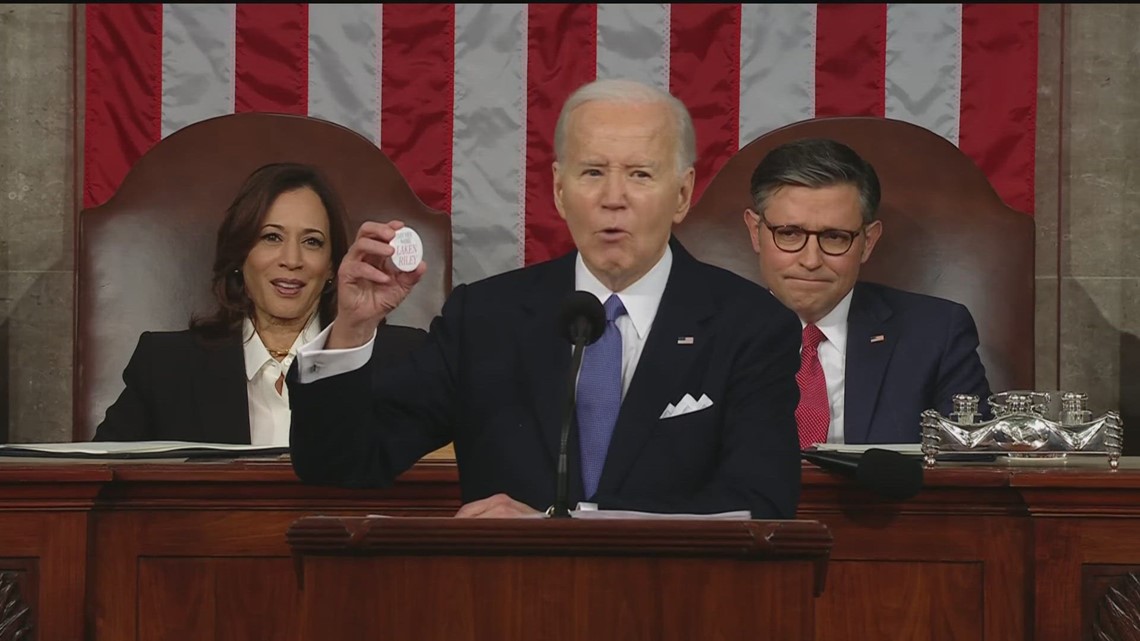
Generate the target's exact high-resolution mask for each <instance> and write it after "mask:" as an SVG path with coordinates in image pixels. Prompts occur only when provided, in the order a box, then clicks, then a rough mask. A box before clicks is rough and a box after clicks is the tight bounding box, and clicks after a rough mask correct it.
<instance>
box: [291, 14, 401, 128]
mask: <svg viewBox="0 0 1140 641" xmlns="http://www.w3.org/2000/svg"><path fill="white" fill-rule="evenodd" d="M382 7H383V5H379V4H310V5H309V115H310V116H313V117H315V118H321V119H323V120H328V121H331V122H335V123H337V124H339V125H344V126H345V127H348V128H349V129H352V130H354V131H356V132H357V133H359V134H361V135H362V136H364V137H365V138H368V139H369V140H371V141H372V142H374V143H376V144H377V145H379V144H380V68H381V67H380V52H381V50H382V47H381V46H380V34H382V33H383V29H382V22H381V20H382V16H383V11H382Z"/></svg>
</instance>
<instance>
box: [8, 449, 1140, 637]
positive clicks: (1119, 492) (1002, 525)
mask: <svg viewBox="0 0 1140 641" xmlns="http://www.w3.org/2000/svg"><path fill="white" fill-rule="evenodd" d="M1122 468H1123V469H1121V470H1119V471H1117V472H1110V471H1109V470H1108V469H1107V467H1106V466H1105V465H1103V461H1100V460H1098V461H1095V462H1091V461H1090V462H1089V463H1085V464H1079V465H1078V464H1070V465H1069V466H1067V467H1064V468H1041V467H1031V466H1016V467H1015V466H988V467H986V466H980V467H979V466H954V467H950V466H947V467H939V468H936V469H934V470H929V471H928V472H927V476H926V487H925V489H924V490H923V492H922V493H921V494H919V496H918V497H916V498H914V499H912V500H910V501H907V502H904V503H892V502H887V501H883V500H879V499H876V498H875V497H873V496H870V495H868V494H867V493H866V492H863V491H861V490H860V489H858V488H856V487H853V486H852V485H851V484H850V483H848V482H846V481H844V480H842V479H839V478H836V477H833V476H831V475H829V474H826V473H823V472H820V471H819V470H816V469H814V468H811V467H805V468H804V491H803V496H802V501H801V506H800V513H799V517H800V518H804V519H810V520H817V521H820V522H822V523H824V524H825V525H826V526H828V528H829V529H830V531H831V534H832V536H833V538H834V546H833V548H832V553H831V562H830V564H829V569H828V576H827V585H826V589H825V592H824V595H823V597H822V598H821V599H820V600H818V601H817V603H816V612H815V630H816V634H815V638H816V639H818V640H821V641H822V640H827V641H840V640H846V639H875V640H878V639H884V638H887V639H908V640H911V639H913V640H923V639H968V640H970V641H973V640H975V639H985V640H995V641H999V640H1000V641H1005V640H1011V639H1034V640H1038V641H1072V640H1074V639H1089V640H1092V639H1097V640H1098V641H1100V638H1098V637H1096V636H1094V626H1095V625H1097V624H1099V625H1100V626H1102V628H1105V629H1106V630H1110V629H1111V627H1112V626H1119V625H1124V623H1123V621H1124V619H1125V617H1124V616H1123V615H1119V614H1118V615H1113V614H1112V612H1113V611H1114V610H1113V608H1112V607H1110V606H1109V604H1110V602H1115V603H1116V604H1117V605H1118V607H1119V608H1122V610H1123V611H1125V612H1132V613H1133V614H1132V615H1133V616H1135V617H1137V619H1136V620H1140V605H1137V604H1138V603H1140V597H1137V596H1136V595H1140V590H1137V591H1135V592H1132V593H1129V592H1128V590H1129V589H1133V590H1136V587H1132V588H1129V586H1130V585H1131V586H1137V584H1138V582H1137V577H1140V461H1137V460H1136V459H1125V460H1124V461H1123V465H1122ZM458 504H459V493H458V487H457V484H456V472H455V468H454V466H453V465H452V464H450V463H446V462H425V463H421V464H420V465H418V466H417V467H416V468H414V469H412V470H411V471H409V472H408V473H407V474H405V475H404V476H403V477H402V478H401V480H400V482H399V483H397V485H395V486H394V487H392V488H389V489H386V490H343V489H332V488H321V487H309V486H303V485H301V484H300V483H298V482H297V480H296V478H295V477H294V476H293V473H292V470H291V468H290V467H289V466H288V464H287V463H233V462H199V463H184V464H176V463H148V464H142V463H116V464H91V463H72V464H56V463H30V462H21V461H19V460H0V571H3V576H4V577H5V578H4V579H0V599H2V598H4V595H5V594H8V595H9V597H8V598H9V599H10V600H11V601H13V602H15V603H17V604H18V605H17V606H16V607H15V608H14V609H12V610H9V612H18V611H19V608H20V607H24V606H26V607H27V608H28V613H29V615H30V617H29V619H30V621H31V623H33V624H34V626H35V636H33V637H32V638H35V639H38V640H39V641H56V640H59V641H73V640H75V639H82V638H85V636H86V638H94V639H100V640H101V639H107V640H112V641H124V640H133V639H138V640H151V639H186V640H191V639H274V640H277V639H299V638H300V632H299V627H298V626H299V623H298V609H299V603H300V595H299V591H298V587H297V579H296V573H295V567H294V562H293V559H292V558H291V556H290V552H289V548H288V546H287V544H286V539H285V532H286V531H287V530H288V528H289V526H290V525H291V524H292V523H293V522H294V521H295V520H296V519H298V518H300V517H302V516H309V515H316V514H324V515H333V516H353V515H355V516H360V515H363V514H388V515H406V516H446V515H450V514H452V513H453V512H454V510H455V509H456V508H457V507H458ZM4 585H10V586H14V587H15V588H16V590H15V591H13V590H12V587H8V588H5V587H4ZM5 589H7V590H9V591H8V592H5ZM1114 589H1115V592H1114ZM16 592H18V595H17V596H14V597H13V596H11V595H13V594H15V593H16ZM4 611H5V610H4V605H3V604H0V612H4ZM2 626H3V624H2V623H0V630H2V629H3V628H2ZM1134 633H1135V632H1134ZM8 638H10V637H8ZM8 638H6V637H5V636H4V633H3V632H0V641H8ZM1113 638H1129V637H1127V636H1125V635H1124V633H1121V632H1106V635H1105V636H1104V637H1103V639H1113Z"/></svg>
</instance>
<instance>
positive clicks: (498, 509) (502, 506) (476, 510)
mask: <svg viewBox="0 0 1140 641" xmlns="http://www.w3.org/2000/svg"><path fill="white" fill-rule="evenodd" d="M540 514H541V512H539V511H538V510H536V509H534V508H532V507H530V506H529V505H526V504H525V503H519V502H518V501H516V500H514V499H512V498H511V497H509V496H507V495H506V494H496V495H494V496H489V497H487V498H485V499H479V500H478V501H472V502H470V503H467V504H466V505H464V506H463V507H461V508H459V511H458V512H456V513H455V517H456V518H484V519H510V518H519V517H528V516H538V515H540Z"/></svg>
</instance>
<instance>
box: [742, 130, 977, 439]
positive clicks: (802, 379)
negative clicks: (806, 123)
mask: <svg viewBox="0 0 1140 641" xmlns="http://www.w3.org/2000/svg"><path fill="white" fill-rule="evenodd" d="M751 193H752V200H753V203H754V207H755V208H754V209H749V210H746V211H745V213H744V222H745V224H746V225H747V227H748V231H749V234H750V235H751V237H752V247H753V249H754V250H755V251H756V253H757V254H758V255H759V257H760V271H761V277H762V280H763V282H764V283H765V285H767V287H768V289H769V290H770V291H771V292H772V293H773V294H774V295H775V296H776V298H778V299H780V301H781V302H783V303H784V305H786V306H787V307H788V308H789V309H791V310H792V311H794V312H796V314H797V315H798V316H799V317H800V323H801V325H802V327H803V350H802V352H801V367H800V372H799V374H797V377H796V378H797V381H798V383H799V386H800V392H801V395H800V402H799V406H798V407H797V408H796V419H797V423H798V426H799V431H800V445H801V447H809V446H811V445H812V444H815V443H822V442H828V443H911V442H918V441H919V439H920V436H921V428H920V414H921V413H922V412H923V411H924V410H927V409H931V408H934V409H937V410H938V411H940V412H942V413H943V414H949V412H950V411H951V399H952V397H953V396H954V395H955V394H977V395H979V397H980V398H981V399H983V403H984V399H985V398H986V397H987V396H989V385H988V384H987V383H986V373H985V369H984V368H983V366H982V362H981V359H980V358H979V357H978V353H977V348H978V332H977V328H976V327H975V326H974V320H973V318H972V317H971V316H970V312H969V311H967V310H966V308H965V307H963V306H962V305H959V304H957V303H953V302H950V301H947V300H943V299H940V298H935V297H932V296H924V295H921V294H914V293H909V292H904V291H901V290H898V289H893V288H890V287H885V286H883V285H876V284H872V283H861V282H857V279H858V277H859V267H860V266H861V265H862V264H863V263H865V262H866V261H867V260H868V259H869V258H870V257H871V253H872V251H874V249H875V243H876V242H878V240H879V238H880V236H881V235H882V233H883V224H882V222H881V221H879V220H876V219H875V212H876V210H877V209H878V206H879V197H880V188H879V180H878V177H877V176H876V174H875V170H874V168H873V167H872V166H871V165H870V163H868V162H866V161H865V160H863V159H862V158H861V157H860V156H859V155H858V154H856V153H855V151H854V150H852V149H851V148H850V147H847V146H846V145H843V144H840V143H838V142H835V141H832V140H822V139H808V140H799V141H795V142H791V143H788V144H785V145H782V146H780V147H777V148H776V149H773V150H772V151H771V152H770V153H769V154H768V155H767V156H766V157H765V158H764V159H763V160H762V161H761V162H760V164H759V165H758V166H757V167H756V170H755V171H754V172H753V174H752V184H751Z"/></svg>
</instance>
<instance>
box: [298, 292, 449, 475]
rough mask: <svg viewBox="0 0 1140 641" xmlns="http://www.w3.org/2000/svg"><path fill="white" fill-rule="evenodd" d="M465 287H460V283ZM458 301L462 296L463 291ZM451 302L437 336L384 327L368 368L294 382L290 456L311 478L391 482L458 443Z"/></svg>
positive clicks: (437, 325)
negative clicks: (454, 421) (454, 416)
mask: <svg viewBox="0 0 1140 641" xmlns="http://www.w3.org/2000/svg"><path fill="white" fill-rule="evenodd" d="M457 289H458V288H457ZM452 298H459V299H462V294H461V293H460V296H458V297H456V296H454V295H453V296H452ZM457 306H458V307H461V306H462V305H461V303H459V304H451V303H449V306H448V307H445V311H444V316H441V317H439V318H436V319H435V322H434V323H433V327H432V333H431V334H428V335H425V333H424V332H423V331H422V330H415V329H411V328H399V329H398V330H397V329H396V328H395V327H393V326H387V325H384V326H381V328H380V329H379V330H378V331H377V335H376V341H375V342H374V343H373V349H372V357H371V359H370V360H369V363H368V365H366V366H365V367H362V368H360V369H357V370H354V371H351V372H346V373H344V374H340V375H337V376H331V377H328V378H323V379H320V380H317V381H314V382H311V383H305V384H303V383H301V382H300V380H299V378H298V374H299V373H298V369H297V368H298V363H296V362H294V364H293V366H292V367H291V368H290V369H289V373H288V375H287V376H286V379H285V380H286V382H287V384H288V385H289V405H290V409H291V415H292V418H291V427H290V430H289V449H290V458H291V460H292V463H293V470H294V471H295V472H296V474H297V476H298V477H299V478H300V479H301V480H302V481H305V482H306V483H313V484H319V485H341V486H348V487H376V486H380V487H383V486H387V485H390V484H391V483H392V481H393V480H394V479H395V478H396V477H397V476H399V475H400V473H402V472H403V471H404V470H406V469H408V468H410V467H411V466H412V465H414V464H415V463H416V461H418V460H419V459H420V458H421V457H423V455H425V454H427V453H428V452H431V451H434V450H436V449H439V448H440V447H443V446H444V445H446V444H447V443H449V442H450V441H451V440H452V432H451V430H452V421H451V409H450V408H451V407H452V403H453V402H454V401H453V398H452V395H451V393H450V391H451V390H452V389H453V377H452V375H451V371H450V367H451V363H450V354H451V353H453V350H454V348H453V346H451V341H450V340H449V337H450V336H451V333H450V331H449V329H448V328H449V326H450V325H451V324H453V323H454V321H453V320H446V321H445V320H444V318H448V319H450V318H451V314H450V313H449V312H450V310H449V308H451V309H454V308H455V307H457Z"/></svg>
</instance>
